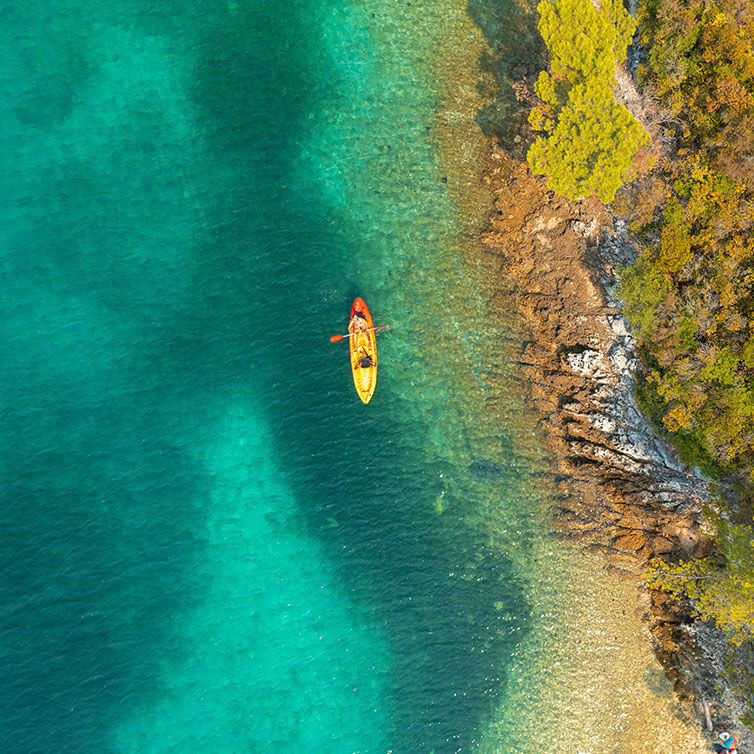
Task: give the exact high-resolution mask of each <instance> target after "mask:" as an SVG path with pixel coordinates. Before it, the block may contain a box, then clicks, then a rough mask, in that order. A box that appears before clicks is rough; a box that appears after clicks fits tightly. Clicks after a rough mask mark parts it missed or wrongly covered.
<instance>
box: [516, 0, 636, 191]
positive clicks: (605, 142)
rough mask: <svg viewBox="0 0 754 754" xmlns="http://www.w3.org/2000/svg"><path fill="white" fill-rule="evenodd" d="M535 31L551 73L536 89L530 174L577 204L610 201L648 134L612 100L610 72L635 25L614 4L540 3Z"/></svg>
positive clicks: (610, 0)
mask: <svg viewBox="0 0 754 754" xmlns="http://www.w3.org/2000/svg"><path fill="white" fill-rule="evenodd" d="M538 10H539V14H540V21H539V30H540V32H541V34H542V38H543V39H544V41H545V43H546V45H547V48H548V50H549V51H550V57H551V61H550V70H549V71H542V73H540V75H539V78H538V79H537V83H536V85H535V92H536V94H537V96H538V97H539V99H540V104H539V105H538V106H537V107H535V108H533V109H532V112H531V113H530V115H529V123H530V124H531V126H532V127H533V128H534V129H535V130H537V131H543V132H544V134H543V135H542V136H539V137H538V138H537V139H536V141H535V142H534V144H533V145H532V146H531V148H530V149H529V152H528V154H527V159H528V161H529V164H530V165H531V167H532V170H533V171H534V172H535V173H537V174H540V175H547V177H548V181H547V185H548V186H549V187H550V188H551V189H553V190H554V191H556V192H557V193H559V194H563V195H564V196H567V197H569V198H570V199H576V198H579V197H583V196H588V195H590V194H596V195H597V196H598V197H599V198H600V199H601V200H602V201H603V202H609V201H611V200H612V199H613V197H614V196H615V192H616V191H617V190H618V188H620V185H621V184H622V183H623V181H624V180H625V178H626V176H627V174H628V173H629V171H630V169H631V166H632V165H633V163H634V158H635V156H636V153H637V151H638V150H639V148H640V147H641V146H643V145H646V144H648V143H649V136H648V134H647V133H646V132H645V131H644V129H643V128H642V127H641V126H640V125H639V124H638V123H637V122H636V120H634V118H633V117H632V116H631V114H630V113H629V112H628V110H627V109H626V108H625V107H623V106H622V105H619V104H618V103H617V102H616V101H615V96H614V93H613V87H614V83H615V81H614V71H615V66H616V64H618V63H622V62H623V60H624V59H625V56H626V48H627V46H628V44H629V43H630V41H631V38H632V36H633V33H634V30H635V24H634V21H633V19H632V18H631V16H630V15H629V14H628V13H627V12H626V10H625V9H624V7H623V4H622V2H621V1H620V0H604V1H603V3H602V5H601V7H600V9H599V10H597V9H596V8H595V7H594V5H593V4H592V3H591V2H590V0H543V2H541V3H540V4H539V6H538Z"/></svg>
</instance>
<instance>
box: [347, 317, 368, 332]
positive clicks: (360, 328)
mask: <svg viewBox="0 0 754 754" xmlns="http://www.w3.org/2000/svg"><path fill="white" fill-rule="evenodd" d="M348 329H349V330H350V331H351V332H364V330H368V329H369V328H368V327H367V319H366V317H365V316H364V315H363V314H362V313H361V312H354V313H353V317H351V326H350V327H349V328H348Z"/></svg>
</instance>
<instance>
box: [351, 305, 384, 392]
mask: <svg viewBox="0 0 754 754" xmlns="http://www.w3.org/2000/svg"><path fill="white" fill-rule="evenodd" d="M359 315H360V316H361V318H362V319H363V320H364V321H365V323H366V328H367V329H368V330H370V332H356V333H355V334H353V335H352V336H351V337H350V338H349V339H348V340H349V344H350V345H349V347H350V352H351V371H352V372H353V384H354V385H355V386H356V392H357V393H358V394H359V398H361V400H362V401H363V402H364V403H369V401H370V400H372V396H373V395H374V388H375V386H376V385H377V338H376V337H375V334H374V330H372V328H373V327H374V325H373V324H372V315H371V314H370V313H369V309H368V308H367V305H366V304H365V303H364V299H361V298H356V299H355V300H354V302H353V306H352V307H351V317H350V319H349V321H348V332H349V333H353V332H354V327H353V318H354V316H359ZM365 357H368V359H369V360H370V361H371V362H372V363H371V366H362V364H363V359H364V358H365ZM360 361H362V364H360V363H359V362H360Z"/></svg>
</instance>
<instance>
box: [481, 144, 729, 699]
mask: <svg viewBox="0 0 754 754" xmlns="http://www.w3.org/2000/svg"><path fill="white" fill-rule="evenodd" d="M489 182H490V184H491V187H492V189H493V192H494V196H495V202H494V213H493V216H492V219H491V222H490V226H489V229H488V231H487V232H486V233H485V234H484V238H483V240H484V243H485V246H486V248H487V252H488V253H489V254H491V255H493V256H496V257H498V258H499V259H500V260H502V266H503V267H504V270H505V275H504V276H502V277H503V278H505V279H507V281H508V283H507V285H511V286H512V287H513V288H514V291H513V293H514V297H513V298H514V300H516V301H517V303H518V307H519V309H520V312H521V314H522V315H523V319H524V320H525V323H526V326H527V329H528V340H526V342H525V343H524V345H523V347H522V351H521V355H520V360H521V366H522V370H523V374H524V376H525V380H526V386H527V388H528V392H529V395H530V397H531V400H532V402H533V404H534V408H535V410H536V411H537V413H538V414H539V416H540V417H541V420H540V426H541V428H542V430H543V431H544V433H545V434H546V436H547V439H548V440H549V444H550V445H551V447H552V448H553V450H554V456H555V459H556V463H557V466H558V469H557V479H556V486H557V510H556V519H557V522H558V524H559V526H560V528H561V529H562V530H563V532H564V533H566V534H567V535H571V536H576V535H577V536H579V537H582V538H584V537H585V538H587V540H588V541H590V542H592V543H595V544H597V545H600V546H602V547H606V548H608V549H610V550H611V551H612V552H613V553H614V554H615V556H616V557H617V556H622V557H625V556H630V557H634V558H639V559H642V560H649V559H650V558H652V557H654V556H662V557H664V558H666V559H670V560H675V559H679V558H688V557H701V556H703V555H705V554H707V553H708V552H709V551H710V549H711V542H710V540H709V539H708V538H707V537H706V536H705V535H704V534H703V533H702V531H701V529H700V519H701V508H702V505H703V503H704V502H705V501H706V500H707V483H706V480H705V479H704V478H703V477H702V476H701V474H699V473H698V472H696V471H695V470H694V469H691V468H688V467H687V466H686V465H684V464H683V463H682V462H681V461H680V459H679V458H678V456H677V454H676V453H675V451H674V450H673V448H672V447H671V446H670V445H669V444H668V443H667V442H666V441H665V440H664V439H663V438H661V437H659V436H658V435H657V434H656V433H655V431H654V430H653V429H652V427H651V425H650V424H649V422H648V421H647V419H646V417H645V416H644V415H643V414H642V412H641V411H640V410H639V407H638V406H637V404H636V399H635V397H634V378H633V375H632V373H633V372H634V370H635V369H636V368H637V367H638V354H637V349H636V343H635V341H634V339H633V338H632V336H631V331H630V327H629V325H628V324H627V322H626V320H625V319H624V317H623V315H622V313H621V307H620V302H619V301H618V299H617V297H616V286H617V272H618V268H619V267H620V266H622V265H626V264H628V263H629V262H630V261H631V260H632V258H633V256H634V254H635V249H634V248H633V246H632V243H631V239H630V238H629V237H628V235H627V233H626V232H625V229H624V228H622V227H621V224H620V222H619V221H616V220H615V219H614V218H613V217H612V216H611V215H610V213H609V212H608V211H607V210H606V208H605V207H604V206H603V205H602V204H601V203H599V202H596V201H592V200H580V201H568V200H567V199H564V198H562V197H559V196H556V195H555V194H553V193H552V192H551V191H549V190H547V188H546V187H545V185H544V181H542V180H541V179H539V178H536V177H535V176H533V175H532V174H531V172H530V171H529V169H528V166H527V164H526V162H525V161H524V160H523V159H522V158H520V157H519V158H516V157H515V156H512V155H510V154H508V153H506V152H505V151H503V150H502V149H500V148H499V147H495V148H493V151H492V155H491V160H490V169H489ZM502 284H503V283H501V285H502ZM651 599H652V607H651V610H650V612H649V614H648V615H647V620H648V622H649V625H650V630H651V632H652V635H653V636H654V640H655V649H656V651H657V655H658V657H659V659H660V660H661V661H662V663H663V665H664V667H665V669H666V672H667V673H668V676H669V677H670V678H671V679H672V680H674V681H675V682H676V688H677V690H678V691H679V693H680V694H681V695H682V696H683V695H685V696H686V698H687V699H691V698H692V697H695V698H697V699H700V698H702V697H704V696H705V695H707V697H706V698H707V700H709V699H710V698H715V697H710V694H712V693H713V691H714V683H713V682H712V681H711V680H710V679H714V678H715V677H718V678H719V676H716V674H715V672H714V670H713V669H711V667H710V662H711V660H710V661H705V659H704V658H705V657H708V656H709V655H710V651H709V650H708V649H707V648H702V647H701V646H700V645H699V643H698V641H697V633H696V630H695V624H694V622H693V619H692V617H691V611H690V609H689V606H688V605H685V604H682V603H679V602H676V601H675V600H673V599H671V598H670V597H668V596H667V595H665V594H663V593H659V592H657V593H653V594H651ZM709 630H711V631H713V633H714V630H713V629H709ZM718 696H719V694H718Z"/></svg>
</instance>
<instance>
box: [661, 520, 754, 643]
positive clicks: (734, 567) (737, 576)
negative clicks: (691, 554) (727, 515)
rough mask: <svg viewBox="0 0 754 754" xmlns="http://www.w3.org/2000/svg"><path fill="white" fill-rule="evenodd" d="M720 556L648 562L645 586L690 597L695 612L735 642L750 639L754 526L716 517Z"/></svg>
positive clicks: (753, 626)
mask: <svg viewBox="0 0 754 754" xmlns="http://www.w3.org/2000/svg"><path fill="white" fill-rule="evenodd" d="M715 523H716V529H717V531H716V534H715V536H714V539H715V542H716V544H717V547H718V549H719V552H720V555H721V556H722V558H723V560H722V561H721V560H720V557H715V558H713V557H707V558H704V559H701V560H689V561H686V562H682V563H678V564H669V563H666V562H664V561H662V560H659V559H657V560H654V561H652V564H651V567H650V569H649V572H648V574H647V583H648V585H649V586H651V587H654V588H657V589H663V590H665V591H667V592H670V593H671V594H673V595H674V596H676V597H688V598H690V599H691V600H692V602H693V604H694V608H695V610H696V612H697V614H698V615H699V616H700V617H701V618H703V619H705V620H706V619H712V620H714V621H715V623H716V624H717V625H718V626H719V627H720V628H721V629H723V631H725V633H726V635H727V636H728V638H729V639H730V640H731V641H732V642H733V643H734V644H736V645H740V644H742V643H743V642H747V641H752V640H754V530H752V528H751V526H749V525H746V524H730V523H728V522H726V521H724V520H723V519H717V521H716V522H715Z"/></svg>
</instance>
